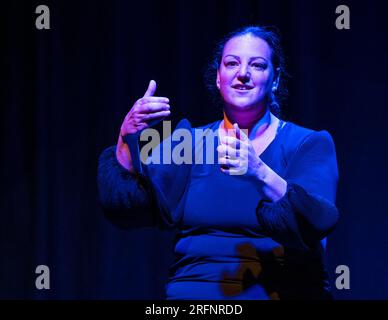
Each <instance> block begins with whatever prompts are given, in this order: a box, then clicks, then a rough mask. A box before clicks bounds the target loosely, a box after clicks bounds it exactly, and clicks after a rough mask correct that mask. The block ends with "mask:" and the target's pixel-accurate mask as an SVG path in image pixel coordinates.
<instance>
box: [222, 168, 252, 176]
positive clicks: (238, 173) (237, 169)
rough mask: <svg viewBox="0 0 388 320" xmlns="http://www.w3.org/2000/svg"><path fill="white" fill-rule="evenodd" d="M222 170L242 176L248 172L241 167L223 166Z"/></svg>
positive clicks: (228, 173) (231, 174)
mask: <svg viewBox="0 0 388 320" xmlns="http://www.w3.org/2000/svg"><path fill="white" fill-rule="evenodd" d="M221 171H222V172H223V173H225V174H227V175H230V176H241V175H244V174H245V173H246V170H243V169H241V168H223V167H221Z"/></svg>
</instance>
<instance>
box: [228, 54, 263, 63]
mask: <svg viewBox="0 0 388 320" xmlns="http://www.w3.org/2000/svg"><path fill="white" fill-rule="evenodd" d="M226 57H233V58H235V59H237V60H240V57H239V56H236V55H234V54H227V55H225V57H224V58H226ZM256 59H263V60H265V61H267V59H266V58H264V57H261V56H258V57H250V58H249V61H252V60H256Z"/></svg>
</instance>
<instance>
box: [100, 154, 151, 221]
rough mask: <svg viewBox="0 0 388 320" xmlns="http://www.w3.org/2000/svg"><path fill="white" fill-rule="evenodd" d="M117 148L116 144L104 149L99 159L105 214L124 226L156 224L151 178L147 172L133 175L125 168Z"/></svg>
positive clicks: (101, 201)
mask: <svg viewBox="0 0 388 320" xmlns="http://www.w3.org/2000/svg"><path fill="white" fill-rule="evenodd" d="M115 150H116V146H112V147H109V148H107V149H105V150H104V151H103V152H102V153H101V155H100V158H99V162H98V176H97V184H98V191H99V199H100V203H101V205H102V207H103V209H104V213H105V214H106V216H107V217H108V218H109V219H110V220H111V221H113V222H115V223H117V224H118V225H122V226H124V225H128V226H129V223H130V224H131V225H132V226H144V225H153V224H155V223H156V220H155V218H156V217H155V215H154V214H153V211H154V201H155V200H154V199H153V196H152V191H151V188H150V185H149V181H148V180H147V178H146V177H145V176H144V175H142V174H132V173H130V172H129V171H128V170H127V169H125V168H124V167H122V166H121V164H120V163H119V162H118V161H117V158H116V151H115ZM129 220H131V221H129Z"/></svg>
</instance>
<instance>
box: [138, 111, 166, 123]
mask: <svg viewBox="0 0 388 320" xmlns="http://www.w3.org/2000/svg"><path fill="white" fill-rule="evenodd" d="M169 115H170V110H165V111H159V112H154V113H149V114H145V115H144V117H143V121H150V120H155V119H160V118H165V117H168V116H169Z"/></svg>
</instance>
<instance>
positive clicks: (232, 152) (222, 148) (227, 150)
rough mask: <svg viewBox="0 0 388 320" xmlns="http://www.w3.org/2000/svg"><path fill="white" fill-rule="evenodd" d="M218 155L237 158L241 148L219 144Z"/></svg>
mask: <svg viewBox="0 0 388 320" xmlns="http://www.w3.org/2000/svg"><path fill="white" fill-rule="evenodd" d="M217 152H218V157H228V158H229V159H237V158H238V157H239V154H240V153H239V150H236V149H234V148H231V147H229V146H226V145H223V144H221V145H219V146H218V147H217Z"/></svg>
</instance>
